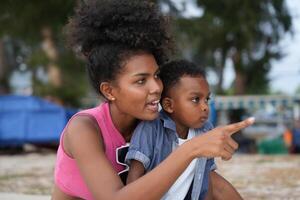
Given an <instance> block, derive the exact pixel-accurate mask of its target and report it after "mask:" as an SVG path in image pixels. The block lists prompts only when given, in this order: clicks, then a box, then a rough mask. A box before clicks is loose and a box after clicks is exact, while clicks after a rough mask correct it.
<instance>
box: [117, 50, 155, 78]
mask: <svg viewBox="0 0 300 200" xmlns="http://www.w3.org/2000/svg"><path fill="white" fill-rule="evenodd" d="M157 69H158V65H157V63H156V60H155V58H154V56H153V55H152V54H148V53H140V54H137V55H133V56H131V57H130V58H129V59H128V60H126V61H125V63H124V64H123V67H122V69H121V74H127V75H134V74H139V73H153V71H156V70H157Z"/></svg>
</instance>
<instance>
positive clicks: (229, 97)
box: [0, 0, 300, 199]
mask: <svg viewBox="0 0 300 200" xmlns="http://www.w3.org/2000/svg"><path fill="white" fill-rule="evenodd" d="M78 2H79V0H77V1H74V0H65V1H60V0H49V1H40V0H27V1H22V2H20V1H16V0H3V1H1V6H0V24H1V26H0V199H1V195H2V197H3V198H4V194H6V195H7V194H8V193H9V194H11V193H24V194H35V195H37V194H39V195H49V194H50V193H51V188H52V185H53V183H52V181H53V178H52V173H53V166H54V162H55V150H56V147H57V144H58V141H59V135H60V132H61V131H62V129H63V127H64V126H65V124H66V123H67V121H68V119H69V118H70V117H71V116H72V115H73V114H74V113H75V112H76V111H78V110H80V109H83V108H88V107H92V106H95V105H97V104H99V102H100V99H99V97H97V95H96V94H95V93H93V91H92V89H91V87H90V86H89V83H88V80H87V77H86V74H85V67H84V63H83V60H82V58H80V57H76V56H75V54H74V53H73V52H72V51H70V50H69V49H68V48H66V46H65V42H64V40H65V38H64V35H63V28H64V25H65V24H66V23H67V21H68V17H69V16H70V15H72V13H73V8H74V6H75V4H76V3H78ZM155 2H157V3H158V4H159V6H160V9H161V11H162V12H164V13H166V14H168V15H170V16H171V17H172V21H171V22H172V23H171V28H172V32H173V34H174V35H175V43H176V45H177V51H176V55H175V56H174V58H182V57H183V58H186V59H189V60H192V61H194V62H195V63H197V64H198V65H200V66H203V67H204V68H205V69H206V71H207V74H208V81H209V83H210V85H211V90H212V93H213V97H212V101H211V104H210V108H211V116H210V120H211V121H212V122H213V123H214V124H215V125H216V126H217V125H222V124H227V123H231V122H236V121H240V120H242V119H244V118H246V117H249V116H254V117H255V118H256V123H255V125H253V126H252V127H249V128H247V129H245V130H243V131H242V132H241V133H239V134H235V136H234V137H235V139H236V141H237V142H238V143H239V144H240V148H239V150H238V154H237V155H236V156H235V157H234V158H233V159H232V160H231V161H229V162H222V161H220V160H218V164H219V170H220V173H221V174H223V175H224V176H225V177H226V178H227V179H228V180H229V181H231V182H232V183H233V184H234V186H235V187H237V189H238V190H239V192H241V194H242V196H243V197H244V198H245V199H269V198H270V199H299V198H300V158H299V156H297V153H299V152H300V50H299V46H300V1H298V0H260V1H252V0H231V1H226V0H218V1H217V0H197V1H196V0H156V1H155ZM33 171H34V172H33ZM9 198H12V196H10V197H9ZM29 198H34V197H33V196H32V197H29ZM39 198H41V197H39Z"/></svg>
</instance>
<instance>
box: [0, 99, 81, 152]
mask: <svg viewBox="0 0 300 200" xmlns="http://www.w3.org/2000/svg"><path fill="white" fill-rule="evenodd" d="M76 111H77V110H71V109H66V108H64V107H61V106H58V105H56V104H53V103H51V102H48V101H46V100H43V99H41V98H38V97H33V96H15V95H7V96H0V147H11V146H20V145H22V144H24V143H52V142H58V141H59V137H60V134H61V131H62V130H63V128H64V126H65V125H66V123H67V122H68V120H69V119H70V117H71V116H72V115H73V114H75V112H76Z"/></svg>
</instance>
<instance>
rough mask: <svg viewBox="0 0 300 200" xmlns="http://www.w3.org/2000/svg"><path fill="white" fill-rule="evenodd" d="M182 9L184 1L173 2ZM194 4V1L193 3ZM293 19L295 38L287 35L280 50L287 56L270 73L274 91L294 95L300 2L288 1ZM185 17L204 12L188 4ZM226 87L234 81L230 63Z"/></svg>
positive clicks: (299, 66) (299, 82)
mask: <svg viewBox="0 0 300 200" xmlns="http://www.w3.org/2000/svg"><path fill="white" fill-rule="evenodd" d="M172 1H173V2H174V3H176V4H177V6H179V7H180V5H181V3H182V2H184V0H172ZM191 2H193V0H192V1H191ZM286 2H287V6H288V8H289V9H290V12H291V15H292V17H293V31H294V34H293V36H292V35H291V34H287V35H286V36H285V38H283V40H282V41H281V42H280V48H281V50H282V52H283V54H284V55H285V56H284V57H283V58H282V59H281V60H279V61H273V62H272V69H271V71H270V73H269V78H270V79H271V89H272V91H281V92H284V93H287V94H294V92H295V90H296V88H297V87H298V86H300V1H299V0H286ZM186 9H187V12H186V13H185V14H184V15H185V16H199V15H201V14H202V11H201V10H199V9H197V8H196V7H195V5H194V3H189V4H187V7H186ZM224 73H225V74H224V86H225V87H229V86H230V84H231V83H232V81H233V80H234V71H233V69H232V65H231V64H230V63H228V64H227V66H226V68H225V71H224ZM208 78H209V79H210V83H214V82H215V81H216V77H215V76H213V75H212V76H210V73H209V77H208Z"/></svg>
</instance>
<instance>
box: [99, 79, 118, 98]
mask: <svg viewBox="0 0 300 200" xmlns="http://www.w3.org/2000/svg"><path fill="white" fill-rule="evenodd" d="M112 90H113V88H112V85H111V84H110V83H109V82H102V83H101V84H100V92H101V93H102V94H103V95H104V97H105V98H106V99H108V100H109V101H114V100H116V98H115V97H114V95H113V92H112Z"/></svg>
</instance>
